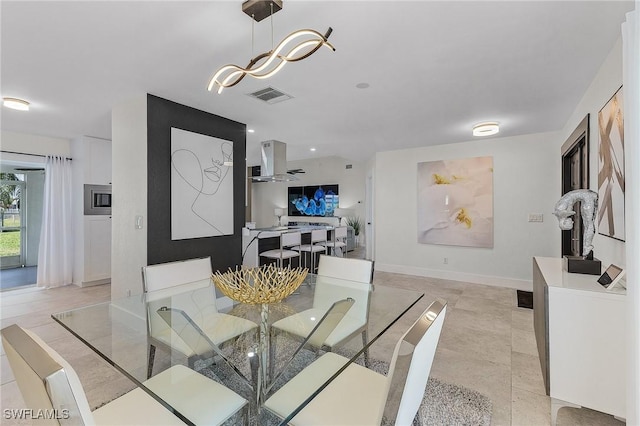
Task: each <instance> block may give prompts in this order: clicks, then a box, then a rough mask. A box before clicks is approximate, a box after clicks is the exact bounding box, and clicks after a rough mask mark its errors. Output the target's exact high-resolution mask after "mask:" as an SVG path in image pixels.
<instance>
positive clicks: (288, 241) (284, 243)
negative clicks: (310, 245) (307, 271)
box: [260, 232, 302, 268]
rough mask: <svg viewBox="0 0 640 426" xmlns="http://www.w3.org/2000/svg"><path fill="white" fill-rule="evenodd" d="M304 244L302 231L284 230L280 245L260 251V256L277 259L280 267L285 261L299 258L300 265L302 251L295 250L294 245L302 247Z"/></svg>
mask: <svg viewBox="0 0 640 426" xmlns="http://www.w3.org/2000/svg"><path fill="white" fill-rule="evenodd" d="M301 244H302V234H301V233H300V232H283V233H281V234H280V247H279V248H277V249H272V250H266V251H263V252H262V253H260V257H265V258H267V259H270V260H275V261H276V264H277V265H278V267H279V268H282V267H283V266H284V261H285V260H288V261H289V265H291V260H292V259H294V258H296V257H297V258H298V266H300V252H299V251H296V250H294V249H293V248H294V247H300V245H301Z"/></svg>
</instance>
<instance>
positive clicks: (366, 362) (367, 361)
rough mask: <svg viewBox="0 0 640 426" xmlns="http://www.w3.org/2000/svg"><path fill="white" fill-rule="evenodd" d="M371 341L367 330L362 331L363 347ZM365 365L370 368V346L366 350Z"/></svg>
mask: <svg viewBox="0 0 640 426" xmlns="http://www.w3.org/2000/svg"><path fill="white" fill-rule="evenodd" d="M368 342H369V335H368V333H367V330H364V331H363V332H362V347H366V346H367V343H368ZM364 366H365V367H367V368H369V348H367V349H365V350H364Z"/></svg>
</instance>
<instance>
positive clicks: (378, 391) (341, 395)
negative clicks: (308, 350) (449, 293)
mask: <svg viewBox="0 0 640 426" xmlns="http://www.w3.org/2000/svg"><path fill="white" fill-rule="evenodd" d="M446 309H447V302H446V301H444V300H442V299H438V300H436V301H435V302H433V303H432V304H431V305H430V306H429V307H428V308H427V309H426V310H425V311H424V312H423V313H422V315H420V317H419V318H418V320H417V321H416V322H415V323H414V324H413V325H412V326H411V328H409V330H408V331H407V332H406V333H404V335H403V336H402V337H401V338H400V340H399V341H398V343H397V344H396V347H395V350H394V352H393V356H392V358H391V362H390V364H389V372H388V373H387V375H386V376H385V375H383V374H380V373H377V372H375V371H373V370H370V369H368V368H365V367H363V366H361V365H358V364H354V363H352V364H349V365H348V366H346V368H345V369H344V371H342V372H340V374H338V375H335V373H336V372H338V371H339V370H340V369H342V368H343V367H344V366H345V365H346V364H347V362H348V361H349V360H348V359H347V358H345V357H342V356H340V355H337V354H334V353H331V352H329V353H327V354H325V355H322V356H321V357H320V358H318V359H317V360H316V361H314V362H313V363H312V364H310V365H309V366H308V367H306V368H305V369H304V370H302V371H301V372H300V373H298V375H296V376H295V377H294V378H293V379H292V380H290V381H289V382H288V383H287V384H285V385H284V386H283V387H282V388H280V389H279V390H278V391H277V392H275V393H274V394H273V395H272V396H271V397H270V398H269V399H268V400H267V401H266V402H265V408H267V409H268V410H270V411H271V412H273V413H275V414H276V415H277V416H279V417H280V418H282V419H284V421H283V424H292V425H305V426H311V425H318V426H320V425H338V424H339V425H342V426H347V425H379V424H381V422H382V419H383V416H384V418H385V419H386V421H387V422H388V423H389V424H395V425H403V426H405V425H411V424H413V420H414V418H415V416H416V413H417V412H418V409H419V408H420V404H421V402H422V399H423V397H424V393H425V390H426V386H427V381H428V379H429V374H430V372H431V366H432V364H433V358H434V356H435V352H436V348H437V346H438V340H439V338H440V333H441V332H442V325H443V323H444V318H445V315H446ZM334 375H335V376H334ZM332 377H333V380H332V381H330V382H329V383H328V384H327V385H326V387H324V388H323V389H321V392H319V393H318V394H317V395H315V396H314V393H315V391H316V390H317V389H319V388H320V387H321V386H323V385H324V384H325V383H326V382H327V381H328V380H329V379H331V378H332ZM305 403H306V405H304V404H305Z"/></svg>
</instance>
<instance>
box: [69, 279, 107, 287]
mask: <svg viewBox="0 0 640 426" xmlns="http://www.w3.org/2000/svg"><path fill="white" fill-rule="evenodd" d="M110 283H111V278H105V279H102V280H95V281H82V282H80V283H77V282H73V283H72V284H73V285H75V286H78V287H93V286H94V285H103V284H110Z"/></svg>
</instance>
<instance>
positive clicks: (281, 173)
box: [251, 140, 298, 182]
mask: <svg viewBox="0 0 640 426" xmlns="http://www.w3.org/2000/svg"><path fill="white" fill-rule="evenodd" d="M260 146H261V156H260V158H261V162H260V176H251V180H252V181H253V182H287V181H293V180H298V178H297V177H295V176H294V175H293V174H291V173H289V172H288V171H287V145H286V144H285V143H284V142H280V141H275V140H271V141H264V142H261V144H260Z"/></svg>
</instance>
